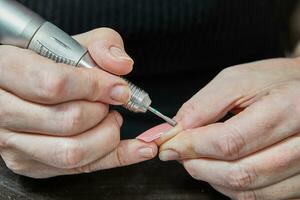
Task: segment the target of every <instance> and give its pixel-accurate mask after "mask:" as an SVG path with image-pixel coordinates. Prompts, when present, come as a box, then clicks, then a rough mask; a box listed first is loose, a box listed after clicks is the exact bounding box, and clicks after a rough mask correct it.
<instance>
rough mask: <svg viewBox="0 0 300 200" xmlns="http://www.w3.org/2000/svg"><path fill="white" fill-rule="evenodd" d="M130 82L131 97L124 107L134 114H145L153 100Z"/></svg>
mask: <svg viewBox="0 0 300 200" xmlns="http://www.w3.org/2000/svg"><path fill="white" fill-rule="evenodd" d="M126 81H127V82H128V86H129V88H130V90H131V97H130V100H129V101H128V102H127V104H125V105H123V106H124V107H125V108H126V109H128V110H129V111H132V112H137V113H145V112H147V108H148V107H149V106H150V105H151V99H150V97H149V94H148V93H147V92H145V91H144V90H142V89H141V88H139V87H137V86H136V85H134V84H133V83H131V82H130V81H128V80H126Z"/></svg>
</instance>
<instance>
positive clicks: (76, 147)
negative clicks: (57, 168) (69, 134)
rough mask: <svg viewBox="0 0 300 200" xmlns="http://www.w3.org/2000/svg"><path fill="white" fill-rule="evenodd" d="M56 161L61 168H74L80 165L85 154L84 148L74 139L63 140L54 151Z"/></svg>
mask: <svg viewBox="0 0 300 200" xmlns="http://www.w3.org/2000/svg"><path fill="white" fill-rule="evenodd" d="M56 155H57V159H56V160H57V162H58V164H59V165H61V167H62V168H74V167H77V166H79V165H80V163H81V162H82V160H83V159H84V156H85V151H84V148H83V147H82V145H81V143H80V142H78V141H76V140H70V141H68V142H65V143H64V144H63V146H62V147H61V148H60V150H58V152H57V153H56Z"/></svg>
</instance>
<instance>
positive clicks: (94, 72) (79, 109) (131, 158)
mask: <svg viewBox="0 0 300 200" xmlns="http://www.w3.org/2000/svg"><path fill="white" fill-rule="evenodd" d="M75 38H76V39H77V40H78V41H79V42H80V43H81V44H82V45H84V46H86V47H87V48H88V49H89V52H90V54H91V56H92V57H93V58H94V60H95V61H96V63H97V64H98V65H99V66H100V67H101V68H103V69H105V70H106V71H108V72H110V73H112V74H116V75H124V74H127V73H129V72H130V71H131V70H132V65H133V61H132V59H131V58H130V57H129V56H128V55H127V54H126V53H125V51H124V47H123V42H122V39H121V37H120V36H119V34H117V33H116V32H114V31H112V30H110V29H106V28H102V29H97V30H94V31H91V32H88V33H85V34H81V35H78V36H75ZM106 71H104V70H101V69H96V68H95V69H84V68H74V67H71V66H67V65H64V64H57V63H54V62H53V61H51V60H48V59H46V58H43V57H41V56H39V55H36V54H35V53H33V52H31V51H29V50H24V49H19V48H16V47H11V46H4V45H3V46H0V152H1V157H2V158H3V160H4V161H5V163H6V165H7V166H8V168H9V169H11V170H12V171H14V172H15V173H17V174H21V175H25V176H29V177H34V178H46V177H51V176H58V175H64V174H76V173H83V172H92V171H95V170H101V169H107V168H112V167H118V166H123V165H129V164H132V163H136V162H140V161H143V160H147V159H150V158H152V157H154V156H155V154H156V152H157V147H156V145H154V144H146V143H143V142H140V141H138V140H126V141H121V142H120V127H121V125H122V117H121V116H120V114H118V113H117V112H115V111H113V112H110V114H108V113H109V109H108V105H107V104H114V105H121V104H124V103H125V102H127V100H128V98H129V95H130V94H129V88H128V86H127V83H126V82H125V81H124V80H122V79H121V78H119V77H118V76H115V75H112V74H110V73H108V72H106Z"/></svg>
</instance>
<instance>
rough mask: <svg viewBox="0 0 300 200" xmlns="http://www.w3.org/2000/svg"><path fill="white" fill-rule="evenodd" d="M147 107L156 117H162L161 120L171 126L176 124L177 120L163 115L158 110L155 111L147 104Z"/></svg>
mask: <svg viewBox="0 0 300 200" xmlns="http://www.w3.org/2000/svg"><path fill="white" fill-rule="evenodd" d="M147 109H148V110H149V111H150V112H152V113H153V114H155V115H157V116H158V117H160V118H162V119H163V120H165V121H166V122H167V123H168V124H170V125H171V126H176V125H177V122H176V121H175V120H173V119H171V118H169V117H167V116H165V115H163V114H162V113H160V112H159V111H157V110H156V109H154V108H152V107H151V106H148V107H147Z"/></svg>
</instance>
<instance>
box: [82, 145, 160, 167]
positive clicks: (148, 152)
mask: <svg viewBox="0 0 300 200" xmlns="http://www.w3.org/2000/svg"><path fill="white" fill-rule="evenodd" d="M156 154H157V146H156V145H155V143H145V142H142V141H139V140H124V141H121V142H120V144H119V145H118V147H117V148H116V149H114V150H113V151H112V152H110V153H109V154H107V155H106V156H105V157H103V158H100V159H99V160H97V161H95V162H93V163H90V164H88V165H85V166H83V167H79V168H77V169H76V170H77V171H78V172H85V173H88V172H93V171H98V170H103V169H110V168H115V167H121V166H127V165H131V164H135V163H139V162H142V161H146V160H149V159H152V158H154V157H155V155H156Z"/></svg>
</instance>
